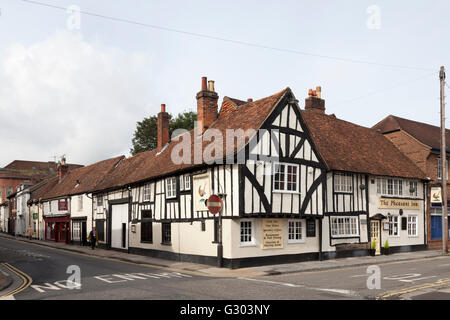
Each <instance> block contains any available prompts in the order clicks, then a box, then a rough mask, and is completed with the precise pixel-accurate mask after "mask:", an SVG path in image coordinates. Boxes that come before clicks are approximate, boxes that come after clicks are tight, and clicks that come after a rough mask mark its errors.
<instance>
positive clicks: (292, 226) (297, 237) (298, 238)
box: [288, 220, 305, 243]
mask: <svg viewBox="0 0 450 320" xmlns="http://www.w3.org/2000/svg"><path fill="white" fill-rule="evenodd" d="M304 233H305V230H304V227H303V221H301V220H290V221H288V243H299V242H304Z"/></svg>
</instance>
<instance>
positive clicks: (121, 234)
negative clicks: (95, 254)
mask: <svg viewBox="0 0 450 320" xmlns="http://www.w3.org/2000/svg"><path fill="white" fill-rule="evenodd" d="M111 247H112V248H117V249H128V204H116V205H113V206H111Z"/></svg>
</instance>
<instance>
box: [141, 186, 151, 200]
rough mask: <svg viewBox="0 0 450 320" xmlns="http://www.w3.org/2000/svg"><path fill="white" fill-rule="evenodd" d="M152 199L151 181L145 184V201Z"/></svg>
mask: <svg viewBox="0 0 450 320" xmlns="http://www.w3.org/2000/svg"><path fill="white" fill-rule="evenodd" d="M150 199H151V186H150V183H147V184H144V199H143V201H150Z"/></svg>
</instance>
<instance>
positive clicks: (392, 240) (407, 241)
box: [369, 177, 425, 247]
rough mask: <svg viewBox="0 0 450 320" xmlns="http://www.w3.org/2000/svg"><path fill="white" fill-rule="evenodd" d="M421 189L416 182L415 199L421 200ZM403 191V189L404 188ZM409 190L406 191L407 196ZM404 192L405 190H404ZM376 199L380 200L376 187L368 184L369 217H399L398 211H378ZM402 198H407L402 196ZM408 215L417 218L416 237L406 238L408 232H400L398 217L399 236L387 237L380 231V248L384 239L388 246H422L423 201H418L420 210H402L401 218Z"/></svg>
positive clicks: (421, 186) (422, 186) (423, 232)
mask: <svg viewBox="0 0 450 320" xmlns="http://www.w3.org/2000/svg"><path fill="white" fill-rule="evenodd" d="M370 179H376V177H370ZM370 179H369V181H370ZM423 188H424V185H423V183H421V182H418V185H417V198H423ZM404 189H405V187H404ZM408 190H409V188H408V189H407V190H406V191H407V192H408V194H409V191H408ZM404 192H405V190H404ZM378 198H380V195H379V194H377V186H376V183H375V184H371V183H370V182H369V214H370V216H371V217H372V216H374V215H376V214H377V213H381V214H383V215H384V216H387V215H388V213H390V214H392V215H398V216H399V209H379V208H378ZM402 198H405V199H406V198H408V197H405V196H403V197H402ZM410 215H416V216H417V229H418V236H408V230H401V217H400V216H399V225H398V227H399V235H398V236H389V232H388V231H382V235H381V238H382V239H381V242H382V243H381V246H383V245H384V243H385V241H386V239H387V240H388V242H389V246H390V247H393V246H408V245H421V244H424V239H425V229H424V226H425V220H424V201H423V200H421V201H420V210H406V209H403V216H402V217H408V216H410ZM387 221H388V220H387V219H386V220H383V221H382V222H387Z"/></svg>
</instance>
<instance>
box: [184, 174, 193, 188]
mask: <svg viewBox="0 0 450 320" xmlns="http://www.w3.org/2000/svg"><path fill="white" fill-rule="evenodd" d="M184 190H191V177H190V176H189V174H185V175H184Z"/></svg>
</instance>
